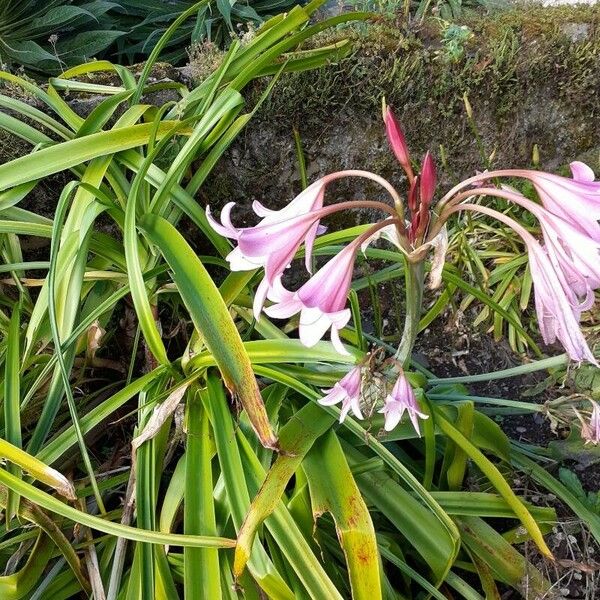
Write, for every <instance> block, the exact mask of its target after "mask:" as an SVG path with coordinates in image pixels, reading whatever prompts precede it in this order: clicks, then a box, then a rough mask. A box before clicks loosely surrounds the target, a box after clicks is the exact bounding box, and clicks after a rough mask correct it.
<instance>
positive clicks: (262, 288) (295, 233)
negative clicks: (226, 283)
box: [206, 170, 400, 318]
mask: <svg viewBox="0 0 600 600" xmlns="http://www.w3.org/2000/svg"><path fill="white" fill-rule="evenodd" d="M342 177H364V178H366V179H371V180H373V181H375V182H377V183H379V184H380V185H381V186H383V187H384V188H385V189H386V190H387V191H388V193H389V194H390V195H391V196H392V198H393V199H394V200H395V201H396V200H397V201H400V197H399V196H398V194H397V192H396V191H395V190H394V188H393V187H392V186H391V184H390V183H389V182H387V181H386V180H385V179H383V178H382V177H379V176H378V175H375V174H374V173H370V172H368V171H359V170H347V171H339V172H337V173H331V174H329V175H326V176H325V177H323V178H321V179H319V180H318V181H316V182H315V183H313V184H312V185H310V186H309V187H307V188H306V189H305V190H304V191H303V192H301V193H300V194H299V195H298V196H296V198H294V200H292V201H291V202H290V203H289V204H288V205H287V206H286V207H285V208H283V209H281V210H278V211H275V210H269V209H267V208H265V207H264V206H263V205H262V204H260V202H254V203H253V206H252V207H253V209H254V212H255V213H256V215H257V216H259V217H262V220H261V221H260V223H258V225H255V226H254V227H235V226H234V225H233V224H232V222H231V210H232V208H233V207H234V206H235V203H233V202H230V203H228V204H226V205H225V206H224V207H223V210H222V211H221V223H219V222H217V221H216V220H215V219H214V218H213V217H212V215H211V213H210V208H209V207H207V208H206V216H207V219H208V222H209V224H210V226H211V227H212V228H213V229H214V230H215V231H216V232H217V233H220V234H221V235H223V236H225V237H228V238H231V239H234V240H236V241H237V244H238V245H237V246H236V247H235V248H234V249H233V250H232V251H231V252H230V253H229V254H228V255H227V260H228V262H229V266H230V268H231V270H232V271H251V270H254V269H258V268H260V267H264V269H265V278H264V279H263V281H262V282H261V283H260V284H259V286H258V288H257V290H256V294H255V297H254V314H255V316H256V318H258V317H259V315H260V312H261V310H262V307H263V304H264V302H265V299H266V297H267V294H268V292H269V290H270V289H271V288H272V286H273V285H274V283H275V281H276V279H277V278H278V277H280V276H281V274H282V273H283V272H284V270H285V269H286V268H287V267H288V266H289V264H290V263H291V261H292V260H293V258H294V256H295V254H296V252H297V251H298V249H299V247H300V246H301V245H302V243H304V247H305V264H306V269H307V270H308V271H309V272H310V271H311V259H312V247H313V243H314V241H315V238H316V236H317V234H319V233H322V232H323V228H321V226H320V219H321V218H322V217H323V216H326V215H327V214H331V213H332V212H335V211H337V210H342V209H343V208H345V207H344V205H342V204H340V205H334V206H331V207H328V208H325V209H324V208H323V197H324V194H325V187H326V185H327V184H328V183H329V182H331V181H333V180H334V179H340V178H342ZM354 205H362V206H364V207H369V208H377V207H379V208H384V209H385V210H387V211H388V212H390V211H391V210H392V209H391V208H390V207H388V206H387V205H385V204H383V203H381V202H369V201H364V202H353V203H349V204H348V205H347V207H348V208H353V207H355V206H354Z"/></svg>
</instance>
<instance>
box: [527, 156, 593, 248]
mask: <svg viewBox="0 0 600 600" xmlns="http://www.w3.org/2000/svg"><path fill="white" fill-rule="evenodd" d="M570 166H571V173H572V174H573V178H572V179H569V178H567V177H560V176H559V175H553V174H551V173H543V172H537V171H529V173H528V178H529V179H530V180H531V182H532V183H533V185H534V186H535V189H536V191H537V193H538V195H539V197H540V200H541V201H542V204H543V205H544V207H545V208H546V209H547V210H549V211H550V212H551V213H553V214H555V215H557V216H559V217H561V218H562V219H564V220H565V221H567V222H568V223H570V224H571V225H572V226H573V227H575V228H576V229H579V230H580V231H581V232H584V233H585V234H587V235H588V236H589V237H591V238H592V239H594V240H595V241H597V242H600V225H598V220H600V181H594V172H593V171H592V170H591V169H590V168H589V167H588V166H587V165H586V164H585V163H582V162H579V161H575V162H572V163H571V165H570Z"/></svg>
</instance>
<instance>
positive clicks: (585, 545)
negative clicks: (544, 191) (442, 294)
mask: <svg viewBox="0 0 600 600" xmlns="http://www.w3.org/2000/svg"><path fill="white" fill-rule="evenodd" d="M464 321H465V319H464V318H463V319H462V323H460V322H457V319H456V318H454V317H453V316H452V315H446V317H445V319H444V318H442V319H439V320H437V321H435V322H434V323H433V324H432V326H431V327H430V328H429V329H427V330H425V332H423V334H422V335H421V336H420V337H419V339H418V342H417V347H416V352H415V355H414V357H415V359H416V360H418V362H419V363H420V364H422V365H423V366H425V367H426V368H428V369H429V370H431V371H433V372H434V373H435V374H436V375H437V376H438V377H456V376H463V375H475V374H479V373H486V372H490V371H496V370H501V369H507V368H510V367H514V366H518V365H521V364H523V359H522V357H520V356H518V355H516V354H515V353H514V352H513V351H512V350H511V349H510V347H509V346H508V344H507V343H506V342H504V341H499V342H498V341H496V340H494V339H493V338H492V337H491V336H490V335H488V334H486V333H482V332H480V331H473V330H472V329H470V328H469V325H468V323H464ZM559 352H560V350H558V351H557V352H556V353H559ZM549 353H551V352H550V351H549ZM546 378H547V373H546V372H538V373H531V374H527V375H524V376H518V377H511V378H507V379H500V380H495V381H490V382H487V383H485V382H484V383H472V384H469V385H468V388H469V391H470V393H471V394H473V395H476V396H487V397H497V398H504V399H511V400H522V401H531V402H536V403H540V404H543V403H544V402H547V401H550V400H554V399H556V398H558V397H560V396H564V395H568V394H569V393H570V392H571V391H573V390H572V389H570V388H572V383H571V382H570V380H569V379H567V380H566V381H565V382H564V383H563V384H560V383H556V384H553V385H551V386H550V387H547V388H546V389H544V390H543V391H542V392H541V393H539V394H536V395H533V396H530V395H529V394H530V393H531V392H532V390H535V388H536V387H540V383H541V382H543V381H544V380H545V379H546ZM496 420H497V421H498V422H499V424H500V425H501V427H502V430H503V431H504V433H506V435H507V436H508V437H509V438H511V439H513V440H517V441H519V442H524V443H526V444H531V445H534V446H539V447H542V448H546V447H548V445H549V444H550V445H551V444H552V443H556V442H557V441H560V440H563V439H565V438H566V437H567V435H568V433H569V431H568V429H566V428H564V427H563V428H560V427H559V428H558V429H557V431H556V432H555V431H553V430H552V428H551V426H550V422H549V420H548V419H546V418H545V417H544V416H542V415H541V414H540V413H533V414H526V415H499V416H497V417H496ZM561 467H562V468H567V469H569V470H571V471H573V472H575V473H576V474H577V476H578V477H579V480H580V481H581V483H582V485H583V487H584V489H585V490H586V492H592V493H596V492H598V491H599V490H600V465H599V464H598V463H595V464H592V465H591V466H587V467H586V466H584V465H582V464H581V463H580V462H578V461H572V460H563V461H560V462H556V463H555V464H554V465H553V466H551V467H549V470H551V471H552V473H553V474H554V475H555V476H558V471H559V468H561ZM512 483H513V489H514V490H515V491H517V492H518V493H519V494H522V495H523V496H524V497H525V498H527V499H528V500H529V501H530V502H532V503H534V504H537V505H541V506H551V507H553V508H554V509H555V510H556V512H557V516H558V522H557V523H556V525H555V526H554V527H553V530H552V532H551V533H550V534H549V535H548V536H547V542H548V545H549V547H550V549H551V551H552V552H553V554H554V556H555V558H556V561H555V562H554V563H553V562H551V561H548V560H547V559H545V558H543V557H542V556H541V555H540V554H539V553H538V552H537V550H536V548H535V546H534V545H533V544H532V543H530V542H529V543H526V544H523V545H522V546H521V551H522V552H523V553H524V554H525V555H526V556H527V557H528V558H529V559H530V560H531V561H532V562H533V564H535V565H536V566H537V567H538V569H539V570H540V571H542V573H544V574H545V576H546V577H547V578H548V579H549V580H550V581H552V582H553V584H554V585H553V590H552V592H553V593H556V594H557V597H564V598H577V599H586V600H594V599H596V598H598V597H599V596H598V592H597V591H596V588H597V586H598V585H599V579H600V576H599V575H598V573H597V571H598V570H599V569H600V562H598V561H599V560H600V545H598V544H597V543H596V541H595V540H594V539H593V538H592V536H591V535H590V534H589V532H588V531H587V530H586V528H585V527H584V526H582V523H581V521H580V520H579V519H578V518H577V517H576V516H574V515H573V513H572V512H571V510H570V509H569V508H568V507H567V506H566V505H565V504H564V503H563V502H562V501H561V500H560V499H558V498H557V497H556V496H554V495H553V494H550V493H548V492H547V490H544V489H543V488H540V486H538V485H536V484H535V482H534V481H532V480H531V479H530V478H529V477H527V475H525V474H524V473H515V475H514V477H513V482H512ZM520 597H521V596H520V594H519V593H517V592H516V591H514V590H512V589H508V588H507V589H506V590H505V591H504V592H503V593H502V598H503V599H513V598H515V599H516V598H520ZM548 597H551V596H548Z"/></svg>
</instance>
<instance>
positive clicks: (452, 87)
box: [249, 6, 600, 159]
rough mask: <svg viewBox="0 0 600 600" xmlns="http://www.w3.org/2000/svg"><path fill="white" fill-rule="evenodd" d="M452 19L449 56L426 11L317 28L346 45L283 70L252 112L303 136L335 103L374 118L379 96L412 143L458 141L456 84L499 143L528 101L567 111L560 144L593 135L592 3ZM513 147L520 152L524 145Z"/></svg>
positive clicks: (598, 14) (599, 53)
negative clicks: (410, 26)
mask: <svg viewBox="0 0 600 600" xmlns="http://www.w3.org/2000/svg"><path fill="white" fill-rule="evenodd" d="M460 24H462V25H466V26H467V27H469V28H470V30H471V31H472V32H473V36H472V37H471V38H470V39H468V40H466V41H465V42H464V52H463V54H462V56H461V57H460V58H459V59H458V60H452V57H449V56H448V52H447V48H446V47H445V46H444V40H443V31H444V26H445V24H444V23H443V22H441V21H440V20H435V19H432V20H429V21H426V22H425V23H424V24H423V25H422V26H420V27H419V29H417V30H407V29H404V28H402V27H401V26H400V25H398V24H397V23H396V22H393V21H385V20H383V21H382V20H380V21H378V22H375V23H372V24H369V25H367V26H365V25H364V24H363V25H361V26H358V27H356V26H354V27H345V28H343V29H339V30H336V31H334V32H329V33H326V34H323V35H322V36H321V37H320V38H319V39H318V40H317V41H315V42H314V43H319V44H323V43H328V42H334V41H336V40H338V39H340V38H343V37H350V38H351V39H352V40H353V42H354V47H355V49H354V51H353V53H352V54H351V55H350V56H349V57H347V58H345V59H343V60H342V61H340V63H339V64H336V65H329V66H327V67H326V68H323V69H320V70H318V71H312V72H309V73H297V74H290V75H287V76H285V77H283V78H282V80H281V81H280V83H279V84H278V86H277V89H276V92H275V93H274V94H273V95H272V97H271V98H270V99H269V101H268V102H267V103H266V104H265V105H264V106H263V108H262V110H261V112H260V115H259V119H260V118H263V119H268V120H269V121H270V122H271V123H273V122H275V123H281V124H282V127H283V126H284V127H286V128H288V129H289V124H290V121H291V122H292V123H293V124H295V125H296V126H298V127H299V128H300V130H301V132H309V135H312V133H310V132H313V131H320V130H322V128H323V123H327V122H328V120H329V119H330V118H331V115H333V114H337V113H339V112H340V111H346V112H348V113H353V114H362V115H364V114H372V115H373V118H374V119H376V118H378V115H379V112H380V106H381V98H382V96H385V97H386V99H387V101H388V103H389V104H391V105H392V106H394V107H395V108H396V109H397V110H398V111H399V112H400V113H401V117H402V120H403V122H404V123H405V125H406V128H407V130H408V132H409V134H410V139H411V141H412V142H414V144H415V146H416V147H426V146H427V144H429V143H431V139H432V138H434V139H436V140H437V141H438V143H441V142H442V140H443V143H444V145H445V146H446V147H455V146H457V145H459V146H460V144H461V143H462V145H463V146H464V145H465V144H467V143H472V136H471V133H470V131H469V129H468V126H467V124H466V123H465V119H464V105H463V94H465V93H466V94H467V95H468V96H469V99H470V101H471V104H472V105H473V107H474V108H475V112H476V118H477V120H478V124H481V125H482V127H483V128H484V129H486V128H487V129H488V130H490V131H492V130H493V131H495V132H498V131H504V132H505V135H506V136H507V137H506V138H505V140H504V141H505V142H506V143H507V144H509V145H510V144H513V145H518V143H520V142H518V141H516V137H515V138H514V139H512V138H511V135H516V134H515V132H511V131H510V130H511V124H513V123H514V120H515V113H516V112H518V111H521V112H523V110H529V111H530V112H535V111H536V103H538V104H539V105H541V108H543V109H544V110H550V107H553V106H555V105H556V106H559V107H560V110H561V114H562V115H563V116H564V115H565V114H566V115H569V114H570V113H571V114H572V116H573V118H572V119H571V118H567V119H566V121H567V122H566V123H565V127H566V128H567V130H568V131H567V133H568V135H569V136H571V137H573V138H574V139H576V140H577V143H576V144H575V146H574V147H573V149H571V148H570V149H569V151H570V152H575V153H577V152H581V151H584V150H588V149H589V148H590V147H593V146H594V145H595V144H596V145H597V144H598V141H597V132H598V131H600V113H599V111H598V73H599V72H600V7H598V6H584V7H581V6H565V7H555V8H543V7H526V8H514V9H510V10H507V11H502V12H498V13H497V14H493V15H487V16H481V15H476V14H475V15H469V16H466V17H465V18H464V19H463V20H462V22H461V23H460ZM573 36H575V39H574V37H573ZM259 91H260V90H258V89H257V90H255V93H256V96H253V97H251V98H249V100H250V101H253V100H254V99H255V98H256V97H257V94H258V92H259ZM528 105H529V108H528V109H527V108H524V107H527V106H528ZM578 115H579V117H578ZM583 115H585V118H582V116H583ZM482 121H483V122H482ZM532 127H533V129H534V133H535V127H536V126H535V125H534V126H532ZM441 130H443V135H440V131H441ZM432 132H433V133H434V135H432ZM539 135H540V139H536V140H535V141H536V142H537V143H538V144H539V145H540V148H541V150H542V154H543V158H545V159H552V158H553V153H554V143H553V140H551V139H542V138H543V135H544V134H543V132H542V131H540V134H539ZM468 139H469V140H470V142H468V141H467V140H468ZM496 141H498V140H493V142H496ZM493 142H492V143H493ZM489 150H490V151H491V150H492V147H490V148H489ZM517 150H518V151H519V152H520V153H521V154H523V156H525V155H527V153H530V151H531V149H527V148H518V149H517Z"/></svg>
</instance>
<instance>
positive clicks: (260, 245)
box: [206, 176, 331, 283]
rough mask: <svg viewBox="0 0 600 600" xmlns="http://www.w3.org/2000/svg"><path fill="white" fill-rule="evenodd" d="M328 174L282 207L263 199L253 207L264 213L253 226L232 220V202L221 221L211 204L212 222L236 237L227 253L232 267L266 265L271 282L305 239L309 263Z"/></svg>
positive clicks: (229, 236) (244, 268) (213, 225)
mask: <svg viewBox="0 0 600 600" xmlns="http://www.w3.org/2000/svg"><path fill="white" fill-rule="evenodd" d="M330 178H331V176H329V177H324V178H322V179H319V180H318V181H315V182H314V183H313V184H312V185H310V186H309V187H307V188H306V189H305V190H304V191H303V192H301V193H300V194H298V196H296V198H294V199H293V200H292V201H291V202H290V203H289V204H288V205H287V206H285V207H284V208H283V209H281V210H269V209H267V208H265V207H264V206H263V205H262V204H261V203H260V202H254V203H253V205H252V208H253V210H254V212H255V213H256V215H258V216H259V217H262V220H261V221H260V223H259V224H258V225H256V226H254V227H235V226H234V225H233V224H232V223H231V209H232V208H233V207H234V206H235V203H234V202H230V203H228V204H226V205H225V206H224V207H223V210H222V211H221V223H218V222H217V221H215V219H213V217H212V215H211V214H210V209H209V207H207V208H206V216H207V218H208V222H209V224H210V226H211V227H212V228H213V229H214V230H215V231H216V232H217V233H220V234H221V235H223V236H225V237H228V238H231V239H234V240H236V241H237V242H238V246H237V247H236V248H235V249H234V250H232V251H231V252H230V253H229V255H228V256H227V260H228V261H229V264H230V266H231V269H232V270H233V271H250V270H253V269H257V268H259V267H264V268H265V275H266V278H267V280H268V281H269V283H272V282H273V280H274V278H275V277H277V275H279V274H281V273H282V272H283V270H284V269H285V268H286V267H287V266H288V265H289V263H290V262H291V261H292V259H293V257H294V255H295V254H296V252H297V250H298V248H299V247H300V245H301V244H302V242H305V243H306V265H307V268H309V267H310V260H311V252H312V245H313V242H314V240H315V237H316V236H317V233H318V232H319V231H318V229H319V218H318V215H316V216H315V215H314V214H313V213H314V212H315V211H317V210H318V209H320V208H322V207H323V197H324V195H325V186H326V184H327V181H328V179H330Z"/></svg>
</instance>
